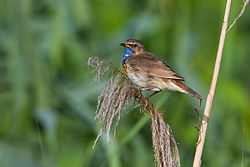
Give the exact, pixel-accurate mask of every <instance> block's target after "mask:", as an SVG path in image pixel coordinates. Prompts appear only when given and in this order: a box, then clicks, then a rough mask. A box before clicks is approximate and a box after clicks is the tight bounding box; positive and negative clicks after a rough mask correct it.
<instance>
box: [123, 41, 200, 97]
mask: <svg viewBox="0 0 250 167" xmlns="http://www.w3.org/2000/svg"><path fill="white" fill-rule="evenodd" d="M120 45H121V46H123V47H124V55H123V58H122V66H123V70H124V72H125V73H126V75H127V76H128V77H129V79H130V80H131V81H132V82H134V83H135V84H136V85H137V86H139V88H140V90H141V91H143V90H150V91H154V93H152V94H151V95H149V96H148V97H147V99H148V98H150V97H152V96H153V95H155V94H156V93H158V92H160V91H162V90H164V89H167V90H171V91H178V92H181V93H186V94H192V95H193V96H195V97H197V98H198V99H200V100H203V98H202V96H201V95H199V94H198V93H196V92H195V91H194V90H192V89H191V88H189V87H188V86H186V85H185V84H184V83H183V81H184V78H183V77H181V76H179V75H178V74H176V72H175V71H174V70H173V69H171V68H170V67H169V66H168V65H167V64H166V63H164V62H163V61H161V60H160V59H159V58H158V57H156V56H155V55H154V54H152V53H150V52H148V51H147V50H146V49H145V47H144V45H143V43H142V42H140V41H139V40H136V39H129V40H127V41H126V42H124V43H121V44H120Z"/></svg>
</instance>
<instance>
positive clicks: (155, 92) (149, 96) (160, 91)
mask: <svg viewBox="0 0 250 167" xmlns="http://www.w3.org/2000/svg"><path fill="white" fill-rule="evenodd" d="M159 92H161V90H160V91H155V92H154V93H152V94H151V95H149V96H147V97H145V98H146V99H147V100H148V99H149V98H150V97H152V96H154V95H156V94H157V93H159Z"/></svg>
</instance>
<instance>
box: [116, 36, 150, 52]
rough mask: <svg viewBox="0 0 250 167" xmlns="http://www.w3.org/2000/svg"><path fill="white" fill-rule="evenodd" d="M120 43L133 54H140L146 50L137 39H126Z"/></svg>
mask: <svg viewBox="0 0 250 167" xmlns="http://www.w3.org/2000/svg"><path fill="white" fill-rule="evenodd" d="M120 45H121V46H123V47H124V48H125V50H127V51H130V52H132V53H134V54H140V53H142V52H144V51H146V49H145V47H144V45H143V44H142V43H141V41H139V40H137V39H128V40H127V41H126V42H124V43H120Z"/></svg>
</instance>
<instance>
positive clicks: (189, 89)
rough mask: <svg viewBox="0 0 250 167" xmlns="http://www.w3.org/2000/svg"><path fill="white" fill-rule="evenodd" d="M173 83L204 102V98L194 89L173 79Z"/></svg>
mask: <svg viewBox="0 0 250 167" xmlns="http://www.w3.org/2000/svg"><path fill="white" fill-rule="evenodd" d="M172 82H174V83H175V84H176V85H177V86H178V87H180V88H181V89H183V90H184V91H186V92H187V93H190V94H192V95H194V96H195V97H197V98H198V99H200V100H203V97H202V96H201V95H199V94H198V93H196V92H195V91H194V90H193V89H191V88H189V87H188V86H187V85H185V84H184V83H183V82H182V81H180V80H175V79H173V80H172Z"/></svg>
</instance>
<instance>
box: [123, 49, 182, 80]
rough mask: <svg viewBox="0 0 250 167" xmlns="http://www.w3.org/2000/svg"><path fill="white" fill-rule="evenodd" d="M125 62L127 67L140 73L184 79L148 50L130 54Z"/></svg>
mask: <svg viewBox="0 0 250 167" xmlns="http://www.w3.org/2000/svg"><path fill="white" fill-rule="evenodd" d="M126 64H127V66H128V67H129V68H132V69H133V71H136V72H138V73H141V74H147V75H152V76H156V77H162V78H171V79H178V80H184V78H183V77H181V76H179V75H177V74H176V72H175V71H174V70H173V69H171V68H170V67H169V66H168V65H167V64H165V63H164V62H162V61H161V60H160V59H159V58H158V57H156V56H155V55H153V54H151V53H149V52H146V53H143V54H138V55H133V56H131V57H130V58H129V59H128V60H127V61H126Z"/></svg>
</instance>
